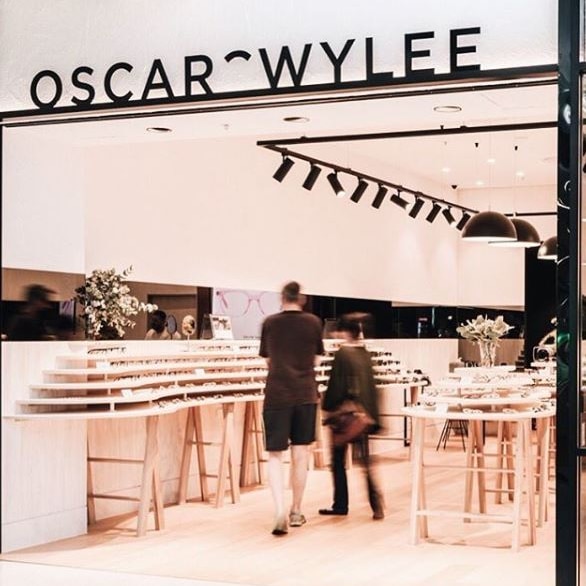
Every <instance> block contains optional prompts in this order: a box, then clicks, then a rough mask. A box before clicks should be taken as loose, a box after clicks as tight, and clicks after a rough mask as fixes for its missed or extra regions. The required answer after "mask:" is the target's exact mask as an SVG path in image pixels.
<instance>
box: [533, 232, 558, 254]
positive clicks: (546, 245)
mask: <svg viewBox="0 0 586 586" xmlns="http://www.w3.org/2000/svg"><path fill="white" fill-rule="evenodd" d="M537 258H538V259H540V260H557V258H558V237H557V236H552V237H551V238H548V239H547V240H544V241H543V244H542V245H541V246H540V247H539V250H538V251H537Z"/></svg>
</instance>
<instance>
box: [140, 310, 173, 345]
mask: <svg viewBox="0 0 586 586" xmlns="http://www.w3.org/2000/svg"><path fill="white" fill-rule="evenodd" d="M149 328H150V329H149V330H148V332H147V333H146V336H145V337H144V339H145V340H179V339H181V335H180V334H179V333H178V332H174V333H173V334H172V335H171V334H170V333H169V330H168V329H167V314H166V313H165V312H164V311H163V310H162V309H156V310H155V311H153V312H152V313H151V314H150V316H149Z"/></svg>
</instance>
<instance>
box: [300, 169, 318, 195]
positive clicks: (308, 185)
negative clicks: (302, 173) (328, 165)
mask: <svg viewBox="0 0 586 586" xmlns="http://www.w3.org/2000/svg"><path fill="white" fill-rule="evenodd" d="M320 173H321V167H318V166H317V165H311V168H310V169H309V173H308V174H307V177H306V178H305V181H304V182H303V187H304V188H305V189H307V191H311V189H312V188H313V186H314V185H315V182H316V181H317V178H318V177H319V174H320Z"/></svg>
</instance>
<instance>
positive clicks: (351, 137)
mask: <svg viewBox="0 0 586 586" xmlns="http://www.w3.org/2000/svg"><path fill="white" fill-rule="evenodd" d="M543 128H557V122H555V121H541V122H523V123H517V124H494V125H492V126H454V127H453V128H445V127H444V126H441V127H440V128H424V129H421V130H397V131H393V132H370V133H361V134H333V135H325V136H300V137H298V138H283V139H272V140H259V141H258V142H257V143H256V144H257V145H258V146H263V147H269V146H283V145H295V144H319V143H328V142H354V141H357V140H384V139H390V138H421V137H424V136H449V135H455V134H482V133H485V132H514V131H516V130H542V129H543Z"/></svg>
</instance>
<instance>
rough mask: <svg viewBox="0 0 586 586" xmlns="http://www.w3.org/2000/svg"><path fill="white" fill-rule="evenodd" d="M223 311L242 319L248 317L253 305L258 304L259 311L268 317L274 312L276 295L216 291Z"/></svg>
mask: <svg viewBox="0 0 586 586" xmlns="http://www.w3.org/2000/svg"><path fill="white" fill-rule="evenodd" d="M216 296H217V298H218V300H219V303H220V307H221V308H222V311H223V312H224V313H226V314H227V315H230V316H232V317H242V316H243V315H246V314H247V313H248V312H249V311H250V308H251V306H252V305H253V304H256V306H257V307H258V310H259V311H260V312H261V313H262V314H263V315H268V314H269V313H271V312H272V311H274V307H273V306H274V293H268V292H266V291H263V292H261V293H257V294H254V293H251V292H248V291H225V290H222V289H220V290H218V291H216Z"/></svg>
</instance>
